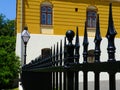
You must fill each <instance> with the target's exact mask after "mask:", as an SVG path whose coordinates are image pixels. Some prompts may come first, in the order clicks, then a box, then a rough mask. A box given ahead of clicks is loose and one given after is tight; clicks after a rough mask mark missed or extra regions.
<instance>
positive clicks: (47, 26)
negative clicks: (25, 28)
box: [41, 25, 53, 28]
mask: <svg viewBox="0 0 120 90" xmlns="http://www.w3.org/2000/svg"><path fill="white" fill-rule="evenodd" d="M41 27H43V28H44V27H46V28H53V25H41Z"/></svg>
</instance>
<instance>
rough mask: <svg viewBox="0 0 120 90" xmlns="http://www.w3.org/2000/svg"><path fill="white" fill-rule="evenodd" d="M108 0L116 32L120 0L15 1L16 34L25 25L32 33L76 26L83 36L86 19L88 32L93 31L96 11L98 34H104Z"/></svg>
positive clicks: (57, 31)
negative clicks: (99, 31) (99, 30)
mask: <svg viewBox="0 0 120 90" xmlns="http://www.w3.org/2000/svg"><path fill="white" fill-rule="evenodd" d="M110 2H112V3H113V4H112V6H113V20H114V25H115V28H116V30H117V32H118V33H119V32H120V31H119V30H120V3H119V0H23V2H21V0H17V33H21V29H23V28H21V26H22V27H24V26H28V28H29V32H30V33H31V34H51V35H64V34H65V32H66V30H68V29H72V30H75V29H76V26H78V27H79V35H80V36H83V33H84V25H85V21H87V29H88V32H90V33H92V32H94V31H95V27H96V25H95V23H96V16H97V14H99V16H100V28H101V34H102V36H105V35H106V31H107V28H108V13H109V3H110ZM21 24H22V25H21ZM119 36H120V35H117V37H119Z"/></svg>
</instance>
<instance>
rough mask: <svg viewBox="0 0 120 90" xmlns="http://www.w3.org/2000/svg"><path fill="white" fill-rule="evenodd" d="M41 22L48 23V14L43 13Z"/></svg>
mask: <svg viewBox="0 0 120 90" xmlns="http://www.w3.org/2000/svg"><path fill="white" fill-rule="evenodd" d="M41 23H42V24H46V14H45V13H42V18H41Z"/></svg>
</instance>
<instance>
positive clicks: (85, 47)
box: [83, 22, 89, 90]
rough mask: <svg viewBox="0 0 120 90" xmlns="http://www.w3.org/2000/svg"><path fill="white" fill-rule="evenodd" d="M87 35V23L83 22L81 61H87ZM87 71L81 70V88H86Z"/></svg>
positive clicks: (85, 89) (86, 89)
mask: <svg viewBox="0 0 120 90" xmlns="http://www.w3.org/2000/svg"><path fill="white" fill-rule="evenodd" d="M88 44H89V42H88V35H87V23H86V22H85V31H84V40H83V60H84V61H83V63H84V64H86V63H87V57H88ZM87 73H88V71H85V70H84V72H83V75H84V76H83V79H84V80H83V84H84V85H83V89H84V90H88V77H87Z"/></svg>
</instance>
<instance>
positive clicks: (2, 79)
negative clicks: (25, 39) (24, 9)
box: [0, 14, 20, 90]
mask: <svg viewBox="0 0 120 90" xmlns="http://www.w3.org/2000/svg"><path fill="white" fill-rule="evenodd" d="M14 27H15V24H14V20H8V19H6V18H5V16H4V15H3V14H0V90H1V88H10V87H12V84H13V80H14V79H16V78H18V74H19V68H20V61H19V58H18V57H17V56H16V55H15V43H16V38H15V36H14V31H15V30H14Z"/></svg>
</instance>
